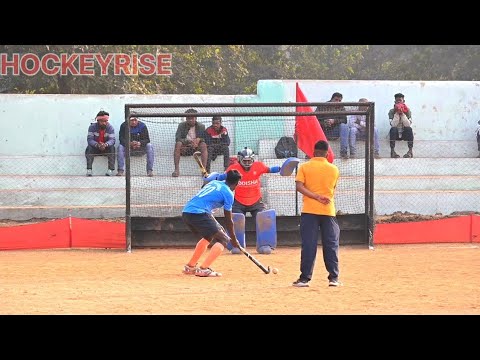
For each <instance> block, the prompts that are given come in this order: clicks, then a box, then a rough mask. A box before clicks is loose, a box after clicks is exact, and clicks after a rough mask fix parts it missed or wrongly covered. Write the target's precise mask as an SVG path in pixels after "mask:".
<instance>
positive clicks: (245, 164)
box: [204, 147, 298, 254]
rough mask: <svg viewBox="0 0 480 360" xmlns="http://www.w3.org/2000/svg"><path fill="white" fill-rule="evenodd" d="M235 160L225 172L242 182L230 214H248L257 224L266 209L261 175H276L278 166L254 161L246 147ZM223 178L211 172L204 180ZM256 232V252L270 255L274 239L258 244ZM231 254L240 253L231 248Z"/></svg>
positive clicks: (252, 155) (278, 169)
mask: <svg viewBox="0 0 480 360" xmlns="http://www.w3.org/2000/svg"><path fill="white" fill-rule="evenodd" d="M237 158H238V162H236V163H234V164H231V165H230V166H229V167H228V168H227V170H226V171H229V170H238V172H239V173H240V174H241V175H242V180H241V181H240V182H239V183H238V186H237V188H236V189H235V201H234V203H233V207H232V212H233V213H241V214H243V215H246V214H247V213H250V214H251V216H252V217H253V221H254V223H255V224H257V215H258V213H260V212H264V211H265V209H266V205H265V203H264V202H263V201H262V192H261V187H260V186H261V182H260V177H261V176H262V175H263V174H268V173H278V172H280V169H281V168H280V166H271V167H268V166H267V165H265V164H264V163H263V162H261V161H255V153H254V152H253V150H252V149H249V148H248V147H245V148H244V149H243V150H242V151H239V152H238V154H237ZM297 160H298V159H297ZM292 164H293V163H292ZM292 171H293V170H292ZM290 174H291V172H290ZM224 178H225V174H219V173H216V172H213V173H211V174H210V175H209V176H208V177H206V178H205V179H204V180H205V181H206V182H208V181H211V180H214V179H219V180H223V179H224ZM272 211H273V210H272ZM256 230H257V234H256V235H257V236H256V238H257V251H258V252H259V253H261V254H270V253H271V251H272V250H273V249H275V247H276V245H277V244H276V238H271V237H270V238H268V239H265V241H260V242H259V237H258V235H259V234H258V230H259V229H258V228H257V229H256ZM242 245H244V244H242ZM232 253H240V251H238V249H234V248H233V249H232Z"/></svg>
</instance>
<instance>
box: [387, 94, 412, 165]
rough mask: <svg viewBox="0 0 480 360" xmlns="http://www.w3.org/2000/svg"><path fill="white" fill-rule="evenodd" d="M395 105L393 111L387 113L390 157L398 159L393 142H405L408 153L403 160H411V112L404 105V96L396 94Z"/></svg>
mask: <svg viewBox="0 0 480 360" xmlns="http://www.w3.org/2000/svg"><path fill="white" fill-rule="evenodd" d="M394 98H395V103H394V105H393V109H390V111H389V112H388V118H389V119H390V126H391V128H390V157H391V158H399V157H400V155H398V154H397V153H396V152H395V141H396V140H406V141H407V142H408V151H407V153H406V154H405V155H403V157H404V158H413V130H412V126H411V125H412V112H411V111H410V109H409V108H408V106H407V104H405V95H403V94H402V93H398V94H395V95H394Z"/></svg>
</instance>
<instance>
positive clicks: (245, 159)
mask: <svg viewBox="0 0 480 360" xmlns="http://www.w3.org/2000/svg"><path fill="white" fill-rule="evenodd" d="M237 155H238V156H237V157H238V162H239V163H240V164H241V165H242V166H243V167H244V168H245V169H249V168H250V166H252V165H253V163H254V161H255V153H254V152H253V150H252V149H249V148H248V147H245V148H244V149H243V150H242V151H239V152H238V154H237Z"/></svg>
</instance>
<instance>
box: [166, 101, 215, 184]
mask: <svg viewBox="0 0 480 360" xmlns="http://www.w3.org/2000/svg"><path fill="white" fill-rule="evenodd" d="M197 113H198V111H197V110H195V109H188V110H187V111H185V121H184V122H181V123H180V124H178V128H177V132H176V133H175V149H174V151H173V162H174V165H175V170H174V171H173V173H172V176H173V177H178V176H179V175H180V156H191V155H193V153H194V152H196V151H200V152H201V153H202V155H201V157H202V164H203V165H204V166H205V165H206V164H207V156H208V153H207V151H208V150H207V145H206V144H205V138H204V136H205V125H203V124H202V123H199V122H198V121H197V115H196V114H197Z"/></svg>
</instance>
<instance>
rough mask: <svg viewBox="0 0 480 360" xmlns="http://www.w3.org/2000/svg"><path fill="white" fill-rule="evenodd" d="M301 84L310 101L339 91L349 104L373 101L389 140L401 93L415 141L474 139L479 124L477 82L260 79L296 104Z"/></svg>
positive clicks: (263, 87)
mask: <svg viewBox="0 0 480 360" xmlns="http://www.w3.org/2000/svg"><path fill="white" fill-rule="evenodd" d="M296 82H298V83H299V86H300V88H301V89H302V91H303V93H304V94H305V96H306V98H307V99H308V101H310V102H325V101H328V100H330V97H331V95H332V94H333V93H334V92H340V93H341V94H343V101H344V102H356V101H358V100H359V99H360V98H362V97H365V98H367V99H368V100H370V101H374V102H375V122H376V126H377V127H378V130H379V132H380V138H386V137H387V136H388V131H389V130H390V124H389V121H388V111H389V110H390V109H391V108H392V107H393V102H394V97H393V95H394V94H396V93H399V92H400V93H402V94H404V95H405V102H406V103H407V105H408V106H409V107H410V109H411V111H412V120H413V125H412V127H413V131H414V134H415V140H429V141H433V140H475V134H474V131H475V129H476V127H477V122H478V120H480V82H478V81H380V80H378V81H375V80H278V81H271V80H261V81H259V89H261V91H265V92H268V91H269V89H270V88H273V89H277V88H278V87H279V86H280V84H281V85H282V86H283V91H284V93H283V99H284V100H285V101H287V102H288V101H292V102H294V101H295V84H296ZM276 91H277V92H278V90H276Z"/></svg>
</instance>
